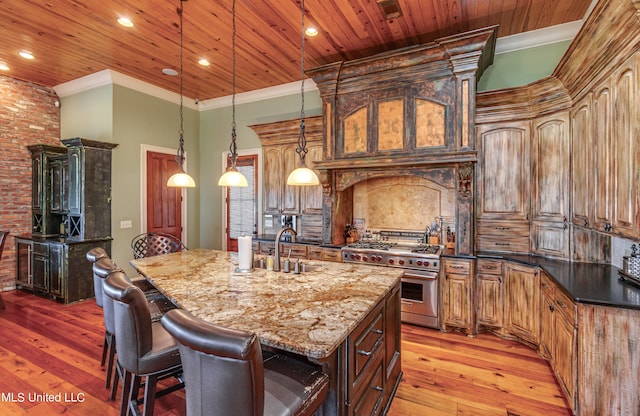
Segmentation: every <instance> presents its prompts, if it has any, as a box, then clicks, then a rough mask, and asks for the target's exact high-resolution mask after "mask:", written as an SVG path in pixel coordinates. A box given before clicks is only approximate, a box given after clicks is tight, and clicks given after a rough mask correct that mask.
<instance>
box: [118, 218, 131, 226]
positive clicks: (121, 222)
mask: <svg viewBox="0 0 640 416" xmlns="http://www.w3.org/2000/svg"><path fill="white" fill-rule="evenodd" d="M120 228H131V220H126V221H120Z"/></svg>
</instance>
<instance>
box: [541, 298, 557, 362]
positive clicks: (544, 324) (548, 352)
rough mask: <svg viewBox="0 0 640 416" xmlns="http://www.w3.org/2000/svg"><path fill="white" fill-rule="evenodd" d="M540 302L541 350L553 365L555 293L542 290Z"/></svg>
mask: <svg viewBox="0 0 640 416" xmlns="http://www.w3.org/2000/svg"><path fill="white" fill-rule="evenodd" d="M541 298H542V303H541V304H540V351H541V353H542V355H543V356H544V357H546V358H547V359H548V360H549V361H550V362H551V363H552V365H553V346H554V343H555V340H554V332H555V325H554V319H553V318H554V312H553V311H554V306H553V295H550V294H549V293H547V292H545V291H544V290H543V291H542V294H541Z"/></svg>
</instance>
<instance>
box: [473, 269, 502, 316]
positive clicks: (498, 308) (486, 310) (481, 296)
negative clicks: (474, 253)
mask: <svg viewBox="0 0 640 416" xmlns="http://www.w3.org/2000/svg"><path fill="white" fill-rule="evenodd" d="M503 292H504V287H503V285H502V276H499V275H493V274H484V273H478V275H477V276H476V293H477V298H476V314H477V315H476V320H477V322H478V325H485V326H491V327H496V328H501V327H502V324H503V305H504V299H503V297H504V295H503Z"/></svg>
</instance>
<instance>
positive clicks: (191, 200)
mask: <svg viewBox="0 0 640 416" xmlns="http://www.w3.org/2000/svg"><path fill="white" fill-rule="evenodd" d="M60 118H61V122H60V125H61V136H62V137H64V138H66V137H84V138H87V139H92V140H100V141H104V142H111V143H117V144H118V146H117V147H116V148H115V149H113V153H112V161H113V169H112V174H111V183H112V202H111V209H112V217H111V233H112V237H113V242H112V257H113V259H114V261H115V262H116V263H117V264H118V265H120V266H121V267H123V268H125V270H126V271H127V272H128V273H133V269H131V268H130V266H129V261H130V260H131V258H132V254H131V246H130V244H131V240H132V239H133V237H135V236H136V235H138V234H139V233H140V232H141V230H142V215H141V197H140V195H141V186H142V185H141V148H142V145H151V146H156V147H159V148H166V149H169V150H172V151H175V149H176V148H177V146H178V126H179V116H178V105H177V104H174V103H171V102H168V101H165V100H161V99H158V98H154V97H150V96H148V95H146V94H142V93H139V92H136V91H133V90H131V89H128V88H125V87H121V86H118V85H114V86H113V87H111V86H109V87H100V88H96V89H94V90H90V91H87V92H84V93H81V94H76V95H73V96H69V97H65V98H63V99H62V100H61V113H60ZM198 119H199V115H198V112H197V111H195V110H191V109H187V108H185V109H184V131H185V149H186V152H187V158H188V163H187V168H188V170H189V172H193V173H192V175H193V176H194V179H195V180H196V182H198V181H199V180H198V176H197V172H198V164H199V158H198V137H199V125H198ZM186 192H187V209H188V219H189V221H188V223H187V245H188V246H189V245H190V246H192V247H197V246H198V245H199V243H198V241H199V238H200V237H199V234H200V229H199V227H198V221H197V218H198V216H199V212H200V207H199V200H198V193H197V191H196V190H187V191H186ZM123 220H131V222H132V228H125V229H121V228H120V221H123Z"/></svg>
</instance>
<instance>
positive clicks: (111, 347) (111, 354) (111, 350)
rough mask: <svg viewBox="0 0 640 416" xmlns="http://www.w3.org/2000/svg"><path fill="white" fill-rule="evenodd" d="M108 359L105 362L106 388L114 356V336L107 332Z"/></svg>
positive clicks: (108, 383)
mask: <svg viewBox="0 0 640 416" xmlns="http://www.w3.org/2000/svg"><path fill="white" fill-rule="evenodd" d="M108 350H109V361H108V362H107V381H106V388H107V389H108V388H109V386H110V384H111V375H112V373H113V364H114V361H115V356H116V336H115V335H113V334H109V348H108Z"/></svg>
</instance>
